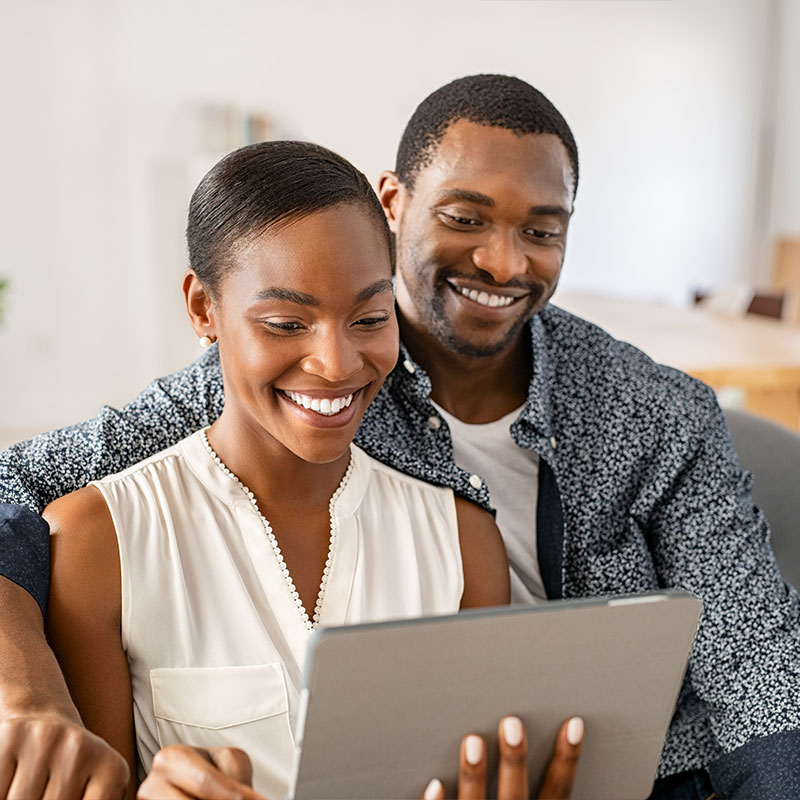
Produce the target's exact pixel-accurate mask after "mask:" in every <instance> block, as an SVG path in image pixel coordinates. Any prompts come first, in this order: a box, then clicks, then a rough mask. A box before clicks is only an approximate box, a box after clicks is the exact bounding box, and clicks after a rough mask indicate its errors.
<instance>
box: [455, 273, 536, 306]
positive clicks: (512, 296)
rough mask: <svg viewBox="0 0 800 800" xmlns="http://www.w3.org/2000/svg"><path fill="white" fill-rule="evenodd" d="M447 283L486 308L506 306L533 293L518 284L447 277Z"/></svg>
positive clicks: (463, 295)
mask: <svg viewBox="0 0 800 800" xmlns="http://www.w3.org/2000/svg"><path fill="white" fill-rule="evenodd" d="M447 284H448V285H449V286H450V287H451V288H452V289H453V290H454V291H456V292H457V293H458V294H460V295H461V296H462V297H466V298H467V299H468V300H471V301H472V302H474V303H477V304H478V305H481V306H485V307H486V308H505V307H507V306H510V305H513V304H514V303H516V302H517V301H519V300H521V299H522V298H524V297H528V296H529V295H530V294H531V290H530V289H522V288H519V287H516V286H499V287H496V286H486V285H485V284H480V283H477V282H473V281H461V280H454V279H452V278H448V279H447Z"/></svg>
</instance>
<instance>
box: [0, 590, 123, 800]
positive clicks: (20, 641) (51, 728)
mask: <svg viewBox="0 0 800 800" xmlns="http://www.w3.org/2000/svg"><path fill="white" fill-rule="evenodd" d="M128 772H129V770H128V763H127V762H126V761H125V759H124V758H123V757H122V756H121V755H120V754H119V753H117V752H116V750H113V749H112V748H111V747H110V746H109V745H108V744H106V742H105V741H103V740H102V739H100V738H99V737H97V736H95V735H94V734H92V733H90V732H89V731H87V730H86V728H84V727H83V725H82V724H81V719H80V716H79V715H78V712H77V710H76V709H75V706H74V705H73V704H72V700H71V699H70V696H69V692H68V691H67V687H66V684H65V683H64V678H63V677H62V675H61V670H60V669H59V667H58V663H57V662H56V659H55V656H54V655H53V652H52V651H51V650H50V648H49V647H48V645H47V640H46V639H45V635H44V625H43V622H42V614H41V611H39V606H38V605H37V604H36V601H35V600H34V599H33V598H32V597H31V596H30V595H29V594H28V593H27V592H26V591H25V590H24V589H21V588H20V587H19V586H17V585H16V584H15V583H12V582H11V581H9V580H6V579H5V578H0V800H40V798H44V800H90V799H91V800H100V799H101V798H102V800H106V798H109V799H110V800H113V798H118V797H119V798H121V797H122V796H123V795H124V793H125V788H126V783H127V781H128Z"/></svg>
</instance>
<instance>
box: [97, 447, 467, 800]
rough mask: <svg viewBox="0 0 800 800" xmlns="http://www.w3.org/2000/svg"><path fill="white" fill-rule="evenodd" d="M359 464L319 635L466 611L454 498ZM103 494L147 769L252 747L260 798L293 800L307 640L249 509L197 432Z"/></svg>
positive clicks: (113, 479) (337, 507)
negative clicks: (171, 757)
mask: <svg viewBox="0 0 800 800" xmlns="http://www.w3.org/2000/svg"><path fill="white" fill-rule="evenodd" d="M351 459H352V470H351V475H350V479H349V481H348V482H347V484H346V485H345V486H344V488H343V490H342V492H341V494H340V495H339V497H338V498H337V500H336V501H335V504H334V506H333V514H334V517H335V520H336V524H337V525H336V527H337V537H336V544H335V548H334V550H333V556H332V562H331V566H330V574H329V576H328V582H327V586H326V589H325V594H324V597H323V600H322V606H321V610H320V620H319V625H320V626H332V625H347V624H353V623H357V622H369V621H375V620H385V619H390V618H398V617H412V616H420V615H426V614H443V613H453V612H455V611H457V610H458V607H459V604H460V601H461V595H462V593H463V588H464V579H463V571H462V565H461V551H460V548H459V541H458V529H457V522H456V512H455V500H454V497H453V493H452V491H451V490H450V489H442V488H438V487H434V486H431V485H429V484H426V483H423V482H421V481H419V480H416V479H414V478H410V477H408V476H405V475H403V474H402V473H399V472H397V471H395V470H393V469H391V468H390V467H386V466H384V465H383V464H380V463H379V462H377V461H375V460H374V459H372V458H370V457H369V456H368V455H367V454H366V453H364V452H363V451H362V450H360V449H359V448H357V447H356V446H355V445H353V446H351ZM94 485H95V486H97V488H98V489H99V490H100V491H101V492H102V494H103V496H104V498H105V500H106V502H107V504H108V506H109V509H110V510H111V514H112V517H113V520H114V526H115V528H116V531H117V539H118V542H119V552H120V563H121V570H122V643H123V646H124V648H125V651H126V653H127V657H128V663H129V666H130V673H131V685H132V688H133V714H134V722H135V726H136V740H137V747H138V752H139V759H140V763H141V768H143V769H144V771H145V772H147V771H148V770H149V769H150V766H151V764H152V760H153V756H154V754H155V753H156V751H157V750H158V749H159V748H160V747H164V746H166V745H168V744H175V743H179V742H180V743H184V744H190V745H196V746H204V747H220V746H232V747H240V748H242V749H243V750H245V751H246V752H247V753H248V754H249V756H250V758H251V760H252V762H253V768H254V786H255V788H256V789H257V790H258V791H260V792H262V793H263V794H265V795H266V796H267V797H270V798H282V797H283V796H284V795H285V792H286V790H287V786H288V783H289V780H290V777H291V770H292V764H293V758H294V738H293V730H294V725H295V722H296V715H297V710H298V699H299V690H300V684H301V672H302V669H303V666H304V660H305V654H306V647H307V644H308V638H309V635H310V634H309V631H308V629H307V627H306V625H305V623H304V622H303V619H302V617H301V614H302V611H301V610H300V609H298V607H297V605H296V603H295V600H294V599H293V598H292V596H291V594H290V590H289V587H288V584H287V581H286V578H285V576H284V575H283V574H282V565H280V564H279V563H278V559H277V557H276V555H275V552H274V551H273V548H272V546H271V545H270V543H269V541H268V539H267V536H266V533H265V530H264V526H263V523H262V521H261V519H260V517H259V516H258V514H257V513H256V511H255V509H254V507H253V505H252V503H251V502H250V500H249V499H248V498H247V497H246V496H245V495H244V493H243V491H242V490H241V488H240V487H239V486H238V485H237V484H236V483H235V482H234V481H233V480H232V479H231V478H230V477H229V476H228V475H226V474H225V473H224V472H223V471H222V469H221V468H220V466H219V465H218V464H217V463H216V462H215V461H214V459H213V458H212V456H211V454H210V453H209V452H208V451H207V450H206V448H205V445H204V444H203V440H202V439H201V437H200V433H196V434H194V435H193V436H190V437H189V438H188V439H184V440H183V441H182V442H180V443H179V444H177V445H175V446H174V447H171V448H169V449H168V450H165V451H163V452H162V453H159V454H157V455H155V456H153V457H152V458H149V459H147V460H146V461H143V462H141V463H140V464H138V465H136V466H133V467H131V468H130V469H127V470H125V471H124V472H122V473H120V474H118V475H114V476H110V477H108V478H105V479H104V480H102V481H98V482H96V483H95V484H94ZM262 512H263V513H264V515H265V516H266V517H267V518H269V509H262ZM275 535H276V536H277V539H278V542H280V531H276V532H275ZM312 612H313V609H309V614H310V613H312ZM377 733H378V732H377V731H376V734H377Z"/></svg>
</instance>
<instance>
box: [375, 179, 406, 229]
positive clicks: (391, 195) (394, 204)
mask: <svg viewBox="0 0 800 800" xmlns="http://www.w3.org/2000/svg"><path fill="white" fill-rule="evenodd" d="M404 192H405V189H404V187H403V186H401V184H400V181H399V180H398V178H397V175H395V173H394V172H392V171H391V170H385V171H384V172H382V173H381V176H380V178H378V197H379V198H380V201H381V205H382V206H383V213H384V214H386V220H387V222H388V223H389V229H390V230H391V231H392V233H397V221H398V220H399V218H400V209H401V206H402V201H403V196H404Z"/></svg>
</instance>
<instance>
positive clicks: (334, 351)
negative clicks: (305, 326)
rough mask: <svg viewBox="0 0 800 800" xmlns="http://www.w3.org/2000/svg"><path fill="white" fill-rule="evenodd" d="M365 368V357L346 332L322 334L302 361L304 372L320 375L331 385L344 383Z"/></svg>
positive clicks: (326, 332)
mask: <svg viewBox="0 0 800 800" xmlns="http://www.w3.org/2000/svg"><path fill="white" fill-rule="evenodd" d="M363 366H364V357H363V354H362V352H361V350H360V349H359V348H358V347H357V346H356V344H355V342H354V341H353V339H352V337H351V336H349V335H348V333H347V332H346V331H344V332H335V331H330V330H328V331H325V332H321V333H320V335H319V336H318V337H316V338H315V342H314V348H313V351H312V352H310V353H309V354H308V355H307V356H306V357H305V358H304V359H303V361H302V368H303V371H304V372H307V373H309V374H311V375H318V376H319V377H320V378H324V379H325V380H326V381H329V382H330V383H342V382H344V381H346V380H348V378H351V377H353V375H355V374H357V373H358V372H359V371H360V370H361V369H362V368H363Z"/></svg>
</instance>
